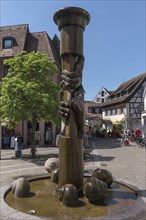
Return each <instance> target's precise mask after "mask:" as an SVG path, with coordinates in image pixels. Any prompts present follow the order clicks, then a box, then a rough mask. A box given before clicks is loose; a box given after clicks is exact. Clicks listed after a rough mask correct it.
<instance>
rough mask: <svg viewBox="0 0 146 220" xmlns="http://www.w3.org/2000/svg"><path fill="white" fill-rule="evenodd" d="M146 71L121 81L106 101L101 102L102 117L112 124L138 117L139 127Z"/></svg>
mask: <svg viewBox="0 0 146 220" xmlns="http://www.w3.org/2000/svg"><path fill="white" fill-rule="evenodd" d="M145 82H146V73H143V74H140V75H138V76H136V77H134V78H132V79H130V80H128V81H126V82H123V83H122V84H121V85H120V86H119V87H118V88H117V89H116V90H115V91H114V92H113V93H111V95H110V96H109V99H108V101H107V102H105V103H102V118H103V119H109V120H111V121H112V123H113V124H117V123H120V122H121V121H122V120H124V119H126V118H129V117H131V118H136V119H138V124H137V126H140V127H141V113H142V111H143V110H144V97H143V92H144V87H145ZM127 127H128V124H127Z"/></svg>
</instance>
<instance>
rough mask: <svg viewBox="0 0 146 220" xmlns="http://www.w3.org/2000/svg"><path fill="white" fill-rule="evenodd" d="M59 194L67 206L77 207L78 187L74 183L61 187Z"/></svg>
mask: <svg viewBox="0 0 146 220" xmlns="http://www.w3.org/2000/svg"><path fill="white" fill-rule="evenodd" d="M57 194H58V196H59V199H60V201H61V202H62V204H64V205H65V206H69V207H75V206H77V205H78V204H79V201H78V192H77V188H76V187H75V186H74V185H73V184H66V185H65V186H63V187H61V188H59V189H58V191H57Z"/></svg>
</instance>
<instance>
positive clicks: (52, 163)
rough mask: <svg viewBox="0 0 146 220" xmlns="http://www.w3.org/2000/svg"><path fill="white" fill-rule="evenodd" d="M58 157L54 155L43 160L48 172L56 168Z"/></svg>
mask: <svg viewBox="0 0 146 220" xmlns="http://www.w3.org/2000/svg"><path fill="white" fill-rule="evenodd" d="M58 162H59V160H58V158H56V157H52V158H49V159H48V160H46V162H45V165H44V166H45V169H46V171H47V172H48V173H51V171H52V170H54V169H56V168H58Z"/></svg>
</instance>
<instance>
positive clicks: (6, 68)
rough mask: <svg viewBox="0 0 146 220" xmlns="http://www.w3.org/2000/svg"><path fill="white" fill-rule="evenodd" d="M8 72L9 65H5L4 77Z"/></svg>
mask: <svg viewBox="0 0 146 220" xmlns="http://www.w3.org/2000/svg"><path fill="white" fill-rule="evenodd" d="M7 74H8V66H4V77H6V76H7Z"/></svg>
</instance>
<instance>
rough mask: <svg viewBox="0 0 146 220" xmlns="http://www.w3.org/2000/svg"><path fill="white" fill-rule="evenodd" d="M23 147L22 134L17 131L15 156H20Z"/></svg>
mask: <svg viewBox="0 0 146 220" xmlns="http://www.w3.org/2000/svg"><path fill="white" fill-rule="evenodd" d="M23 147H24V139H23V137H22V135H21V134H20V133H19V134H18V135H17V136H16V138H15V156H16V157H17V158H19V157H21V155H22V148H23Z"/></svg>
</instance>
